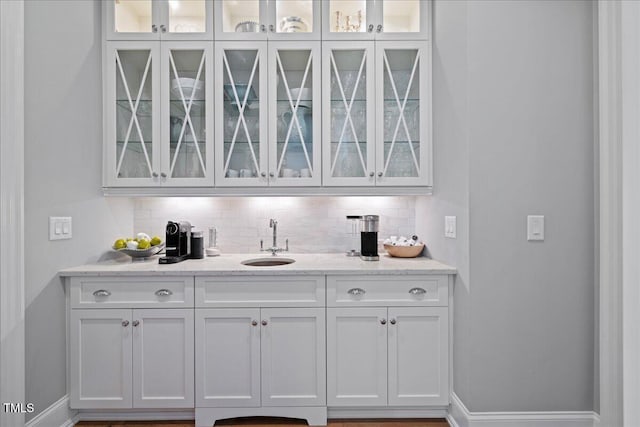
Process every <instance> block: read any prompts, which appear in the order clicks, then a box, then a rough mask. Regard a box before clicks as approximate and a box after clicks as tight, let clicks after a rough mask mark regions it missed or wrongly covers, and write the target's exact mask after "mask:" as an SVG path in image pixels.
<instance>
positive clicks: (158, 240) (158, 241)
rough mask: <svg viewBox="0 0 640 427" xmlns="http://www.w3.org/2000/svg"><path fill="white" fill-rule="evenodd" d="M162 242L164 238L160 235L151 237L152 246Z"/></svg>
mask: <svg viewBox="0 0 640 427" xmlns="http://www.w3.org/2000/svg"><path fill="white" fill-rule="evenodd" d="M160 243H162V239H161V238H160V237H158V236H153V238H152V239H151V246H157V245H159V244H160Z"/></svg>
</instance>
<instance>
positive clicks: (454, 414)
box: [447, 393, 599, 427]
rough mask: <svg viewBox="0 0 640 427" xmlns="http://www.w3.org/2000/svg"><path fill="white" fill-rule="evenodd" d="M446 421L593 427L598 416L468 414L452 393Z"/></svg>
mask: <svg viewBox="0 0 640 427" xmlns="http://www.w3.org/2000/svg"><path fill="white" fill-rule="evenodd" d="M447 420H448V421H449V424H451V426H452V427H492V426H499V427H594V426H596V425H597V424H596V423H597V422H598V420H599V416H598V415H597V414H596V413H594V412H591V411H553V412H470V411H469V410H468V409H467V407H466V406H465V405H464V403H462V401H461V400H460V398H459V397H458V396H457V395H456V394H455V393H452V394H451V410H450V412H449V416H447Z"/></svg>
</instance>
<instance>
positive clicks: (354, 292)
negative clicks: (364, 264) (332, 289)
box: [347, 288, 367, 296]
mask: <svg viewBox="0 0 640 427" xmlns="http://www.w3.org/2000/svg"><path fill="white" fill-rule="evenodd" d="M347 293H348V294H349V295H353V296H358V295H364V294H365V293H367V292H366V291H365V290H364V289H362V288H351V289H349V290H348V291H347Z"/></svg>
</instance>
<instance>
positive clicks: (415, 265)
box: [59, 253, 457, 277]
mask: <svg viewBox="0 0 640 427" xmlns="http://www.w3.org/2000/svg"><path fill="white" fill-rule="evenodd" d="M158 258H159V256H154V257H151V258H149V259H148V260H146V261H135V262H132V261H131V258H130V257H129V256H126V255H123V256H122V257H119V258H118V259H114V260H110V261H105V262H99V263H95V264H85V265H80V266H77V267H72V268H66V269H64V270H61V271H60V272H59V275H60V276H61V277H70V276H114V275H116V276H117V275H122V276H125V275H154V276H159V275H160V276H161V275H167V276H177V275H193V276H205V275H220V274H225V275H274V274H276V275H296V274H298V275H299V274H308V275H310V274H358V275H363V274H365V275H366V274H456V273H457V270H456V268H455V267H451V266H449V265H446V264H443V263H441V262H439V261H435V260H432V259H430V258H424V257H420V258H393V257H390V256H389V255H386V254H381V255H380V261H363V260H361V259H360V258H358V257H347V256H345V255H344V254H342V253H340V254H295V253H286V254H282V255H278V256H277V257H272V256H271V255H269V254H265V253H259V254H222V255H221V256H217V257H205V258H204V259H190V260H186V261H183V262H179V263H177V264H159V263H158ZM254 258H274V259H276V258H293V259H295V260H296V262H294V263H292V264H288V265H282V266H273V267H251V266H246V265H243V264H241V261H244V260H247V259H254Z"/></svg>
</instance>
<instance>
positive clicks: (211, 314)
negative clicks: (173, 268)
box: [195, 275, 326, 426]
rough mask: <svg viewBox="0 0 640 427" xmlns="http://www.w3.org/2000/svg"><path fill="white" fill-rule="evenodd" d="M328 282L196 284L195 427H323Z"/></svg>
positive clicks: (241, 279)
mask: <svg viewBox="0 0 640 427" xmlns="http://www.w3.org/2000/svg"><path fill="white" fill-rule="evenodd" d="M324 289H325V284H324V276H316V275H309V276H306V275H305V276H300V277H298V276H251V277H247V276H228V277H227V276H212V277H198V278H196V326H195V329H196V355H195V360H196V425H198V426H200V425H212V424H213V423H214V422H215V421H216V420H217V419H222V418H228V417H237V416H260V415H262V416H290V417H295V418H306V419H307V420H309V421H310V425H318V424H323V423H324V424H326V406H325V405H326V334H325V331H326V327H325V324H326V322H325V308H324V304H325V293H324Z"/></svg>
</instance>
